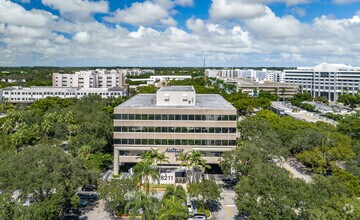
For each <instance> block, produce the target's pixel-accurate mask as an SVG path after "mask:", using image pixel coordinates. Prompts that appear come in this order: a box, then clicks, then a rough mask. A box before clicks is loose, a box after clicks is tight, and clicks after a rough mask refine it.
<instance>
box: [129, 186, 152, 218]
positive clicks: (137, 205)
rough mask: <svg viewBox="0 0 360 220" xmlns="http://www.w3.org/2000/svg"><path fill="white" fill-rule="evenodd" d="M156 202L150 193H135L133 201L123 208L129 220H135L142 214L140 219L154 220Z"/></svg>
mask: <svg viewBox="0 0 360 220" xmlns="http://www.w3.org/2000/svg"><path fill="white" fill-rule="evenodd" d="M158 202H159V201H158V200H157V199H156V198H155V197H152V195H151V193H145V192H144V191H141V190H139V191H137V192H135V194H134V197H133V199H130V200H129V202H128V203H127V204H126V206H125V210H126V211H128V212H130V219H135V217H136V216H137V215H139V214H140V213H142V219H144V220H147V219H151V220H152V219H156V214H157V210H158Z"/></svg>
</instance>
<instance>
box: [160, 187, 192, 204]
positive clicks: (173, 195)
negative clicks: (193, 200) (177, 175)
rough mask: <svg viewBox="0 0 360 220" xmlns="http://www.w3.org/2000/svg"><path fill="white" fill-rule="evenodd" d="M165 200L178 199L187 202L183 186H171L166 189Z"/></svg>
mask: <svg viewBox="0 0 360 220" xmlns="http://www.w3.org/2000/svg"><path fill="white" fill-rule="evenodd" d="M163 199H176V200H181V201H183V202H186V200H187V198H186V192H185V190H184V188H183V187H182V186H174V185H169V186H167V187H166V190H165V193H164V196H163Z"/></svg>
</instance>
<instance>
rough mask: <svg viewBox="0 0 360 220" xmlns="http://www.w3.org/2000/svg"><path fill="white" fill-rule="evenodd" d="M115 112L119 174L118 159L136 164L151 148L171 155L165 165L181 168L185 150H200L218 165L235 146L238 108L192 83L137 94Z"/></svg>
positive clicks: (206, 157) (115, 153) (116, 154)
mask: <svg viewBox="0 0 360 220" xmlns="http://www.w3.org/2000/svg"><path fill="white" fill-rule="evenodd" d="M166 95H168V96H166ZM167 97H169V101H164V100H165V99H167ZM184 97H187V101H184V100H185V98H184ZM114 114H115V119H114V130H115V131H114V174H115V175H116V174H118V173H119V165H120V164H126V163H137V162H139V160H138V159H137V157H138V156H139V155H140V154H141V152H143V151H148V150H151V149H159V151H160V152H165V155H166V156H168V157H169V158H170V159H169V161H170V163H169V164H162V165H163V166H174V167H178V166H179V164H180V162H179V161H178V160H177V156H178V155H179V153H181V152H187V151H191V150H198V151H201V152H203V153H204V158H205V159H206V160H207V162H208V163H209V164H218V163H219V160H220V158H221V154H222V153H223V152H225V151H228V150H231V149H234V148H235V147H236V138H237V131H236V119H237V116H236V114H237V111H236V109H235V108H234V107H233V106H232V105H231V104H230V103H228V102H227V101H226V100H225V99H224V98H223V97H221V96H220V95H199V94H195V91H194V89H193V87H189V86H186V87H177V86H174V87H163V88H161V89H160V90H158V93H157V94H156V95H155V94H140V95H137V96H135V97H133V98H131V99H129V100H127V101H126V102H124V103H122V104H121V105H119V106H117V107H116V108H115V110H114Z"/></svg>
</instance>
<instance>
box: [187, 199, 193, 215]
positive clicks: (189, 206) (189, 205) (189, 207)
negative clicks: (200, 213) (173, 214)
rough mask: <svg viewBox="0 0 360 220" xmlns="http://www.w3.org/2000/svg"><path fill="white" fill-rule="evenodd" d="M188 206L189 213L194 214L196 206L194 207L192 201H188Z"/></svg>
mask: <svg viewBox="0 0 360 220" xmlns="http://www.w3.org/2000/svg"><path fill="white" fill-rule="evenodd" d="M187 207H188V210H189V215H192V214H194V208H193V206H192V205H191V202H188V203H187Z"/></svg>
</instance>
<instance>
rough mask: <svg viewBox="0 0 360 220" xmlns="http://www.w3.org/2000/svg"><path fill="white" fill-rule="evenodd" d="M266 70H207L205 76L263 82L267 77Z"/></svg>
mask: <svg viewBox="0 0 360 220" xmlns="http://www.w3.org/2000/svg"><path fill="white" fill-rule="evenodd" d="M266 72H267V70H266V69H263V70H254V69H245V70H244V69H206V70H205V76H207V77H214V78H218V79H225V78H252V79H258V80H263V79H265V77H266Z"/></svg>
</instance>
